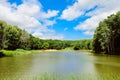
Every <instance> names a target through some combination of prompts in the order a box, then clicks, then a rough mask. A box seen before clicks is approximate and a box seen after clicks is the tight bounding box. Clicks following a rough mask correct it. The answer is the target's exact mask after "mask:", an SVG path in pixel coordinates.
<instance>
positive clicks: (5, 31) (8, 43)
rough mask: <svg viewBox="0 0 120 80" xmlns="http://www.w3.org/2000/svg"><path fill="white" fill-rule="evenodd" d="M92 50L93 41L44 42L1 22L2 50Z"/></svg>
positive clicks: (0, 39) (0, 47)
mask: <svg viewBox="0 0 120 80" xmlns="http://www.w3.org/2000/svg"><path fill="white" fill-rule="evenodd" d="M69 47H70V48H72V49H74V50H81V49H82V50H83V49H84V50H86V49H87V50H91V49H92V39H86V40H76V41H72V40H52V39H49V40H43V39H40V38H37V37H34V36H32V35H31V34H29V33H28V32H27V31H25V30H23V29H20V28H19V27H18V26H15V25H9V24H7V23H6V22H5V21H0V49H5V50H16V49H25V50H41V49H43V50H45V49H57V50H61V49H65V48H69Z"/></svg>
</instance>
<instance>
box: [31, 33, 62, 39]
mask: <svg viewBox="0 0 120 80" xmlns="http://www.w3.org/2000/svg"><path fill="white" fill-rule="evenodd" d="M33 35H34V36H36V37H40V38H42V39H58V40H60V39H63V35H60V34H55V33H49V34H43V33H40V32H39V31H38V32H35V33H33Z"/></svg>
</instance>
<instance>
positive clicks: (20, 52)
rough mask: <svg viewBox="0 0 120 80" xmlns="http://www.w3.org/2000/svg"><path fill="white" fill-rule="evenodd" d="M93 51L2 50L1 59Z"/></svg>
mask: <svg viewBox="0 0 120 80" xmlns="http://www.w3.org/2000/svg"><path fill="white" fill-rule="evenodd" d="M91 51H92V50H56V49H47V50H23V49H17V50H1V51H0V58H1V57H10V56H16V55H27V54H34V53H41V52H91Z"/></svg>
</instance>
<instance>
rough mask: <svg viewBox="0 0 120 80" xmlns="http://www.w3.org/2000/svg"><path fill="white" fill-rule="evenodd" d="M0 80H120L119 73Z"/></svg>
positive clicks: (51, 75) (4, 78)
mask: <svg viewBox="0 0 120 80" xmlns="http://www.w3.org/2000/svg"><path fill="white" fill-rule="evenodd" d="M0 80H120V74H119V73H115V74H114V73H112V72H111V73H108V74H107V73H103V74H79V75H75V74H73V75H69V76H66V75H57V74H48V73H45V74H43V75H40V76H36V77H33V76H29V77H28V76H26V75H24V76H22V77H20V75H18V76H11V77H2V76H1V79H0Z"/></svg>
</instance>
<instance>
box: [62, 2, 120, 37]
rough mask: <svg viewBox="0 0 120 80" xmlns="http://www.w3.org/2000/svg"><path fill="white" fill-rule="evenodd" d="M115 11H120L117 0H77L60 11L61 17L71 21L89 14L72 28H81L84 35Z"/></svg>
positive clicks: (90, 32) (91, 32) (91, 31)
mask: <svg viewBox="0 0 120 80" xmlns="http://www.w3.org/2000/svg"><path fill="white" fill-rule="evenodd" d="M95 6H97V9H95V10H93V11H89V12H88V13H86V11H88V10H90V9H92V8H94V7H95ZM117 11H120V1H119V0H109V1H107V0H77V1H76V2H75V3H74V4H73V5H72V6H68V7H67V8H66V9H65V10H64V11H63V12H62V15H61V19H65V20H68V21H71V20H74V19H76V18H80V17H81V16H82V15H83V14H84V15H85V16H90V18H88V19H87V20H86V21H84V22H82V23H81V22H80V23H79V24H78V25H77V26H76V27H75V28H74V29H75V30H83V31H84V34H86V35H93V32H94V30H95V29H96V27H97V26H98V24H99V22H100V21H102V20H103V19H105V18H107V16H109V15H111V14H113V13H116V12H117Z"/></svg>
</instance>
